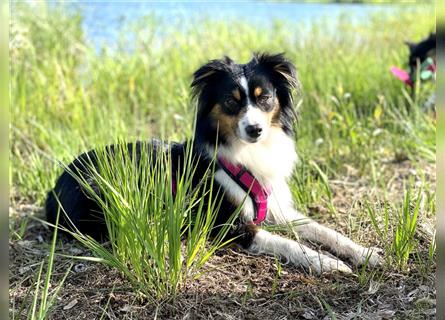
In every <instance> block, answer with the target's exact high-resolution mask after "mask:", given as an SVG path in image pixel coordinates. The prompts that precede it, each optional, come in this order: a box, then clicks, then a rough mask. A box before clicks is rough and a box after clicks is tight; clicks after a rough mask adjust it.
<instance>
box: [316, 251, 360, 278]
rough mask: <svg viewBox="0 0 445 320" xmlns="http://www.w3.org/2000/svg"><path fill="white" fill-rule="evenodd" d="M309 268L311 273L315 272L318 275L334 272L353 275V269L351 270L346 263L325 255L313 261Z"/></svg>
mask: <svg viewBox="0 0 445 320" xmlns="http://www.w3.org/2000/svg"><path fill="white" fill-rule="evenodd" d="M308 267H309V269H310V270H311V271H314V272H315V273H317V274H322V273H328V272H334V271H338V272H343V273H352V270H351V268H349V267H348V266H347V265H346V263H344V262H343V261H341V260H339V259H332V258H330V257H328V256H325V255H319V256H318V257H317V258H316V259H312V261H310V265H309V266H308Z"/></svg>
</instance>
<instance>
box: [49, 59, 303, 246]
mask: <svg viewBox="0 0 445 320" xmlns="http://www.w3.org/2000/svg"><path fill="white" fill-rule="evenodd" d="M241 75H243V76H247V77H249V81H250V82H251V83H252V84H258V85H261V86H262V88H263V90H264V91H267V92H268V94H270V97H272V98H276V99H277V100H278V103H279V111H278V114H277V117H276V119H274V120H273V121H275V125H276V126H279V127H280V128H281V129H282V130H283V131H284V132H285V133H286V135H288V136H292V135H293V127H292V125H293V122H294V120H295V111H294V109H293V105H292V90H293V89H294V88H295V87H296V86H297V78H296V71H295V67H294V66H293V65H292V63H290V62H289V61H288V60H286V59H285V58H284V56H283V55H282V54H277V55H268V54H257V55H255V56H254V58H253V59H252V60H251V61H250V62H249V63H247V64H244V65H240V64H236V63H234V62H233V61H232V60H231V59H230V58H227V57H226V58H224V59H221V60H212V61H210V62H209V63H207V64H205V65H203V66H202V67H201V68H199V69H198V70H197V71H196V72H195V73H194V79H193V82H192V85H191V86H192V89H193V93H194V96H195V97H196V99H197V103H198V112H197V124H196V130H195V137H194V140H193V145H192V148H191V149H192V153H193V157H194V158H195V159H198V166H197V169H196V172H195V175H194V178H193V181H194V183H193V184H194V186H195V187H196V186H197V185H198V183H199V181H200V180H201V179H202V177H203V175H204V172H206V170H207V168H208V167H209V165H210V162H211V159H212V155H211V154H210V153H211V152H209V149H212V148H215V147H216V146H217V145H218V146H220V145H227V144H230V143H231V141H232V140H231V139H232V138H233V137H231V133H230V130H229V129H228V128H226V129H225V130H222V129H223V128H221V126H222V124H219V123H218V122H217V121H215V118H214V117H212V116H211V115H210V113H211V112H212V109H213V108H214V106H215V105H217V104H219V105H222V106H223V110H222V113H224V115H225V116H229V117H233V118H236V117H237V116H238V115H239V114H241V113H242V112H243V107H242V106H241V104H237V103H234V101H232V100H231V98H230V97H229V96H231V92H232V90H233V83H234V81H237V78H239V77H240V76H241ZM246 98H247V97H243V96H241V97H240V99H246ZM270 99H271V98H270ZM227 100H231V101H229V102H228V101H227ZM258 106H259V108H264V110H263V111H264V112H268V111H270V110H268V108H269V109H270V108H271V105H270V103H263V104H262V103H258ZM159 143H160V142H136V143H129V144H128V145H127V148H128V152H129V154H130V155H131V154H133V153H132V151H133V148H136V152H135V155H136V157H137V159H139V158H140V153H141V152H143V151H142V150H153V151H155V152H154V153H153V154H156V149H157V148H158V147H159ZM189 143H191V142H190V141H188V142H185V143H171V144H169V148H170V151H171V157H172V158H171V161H172V167H173V168H184V165H183V164H184V154H185V150H186V149H187V144H189ZM114 149H115V146H109V147H107V150H108V151H110V152H111V153H112V152H113V150H114ZM258 161H261V159H258ZM86 163H88V164H90V163H92V164H93V165H97V152H96V150H91V151H89V152H87V153H84V154H82V155H80V156H79V157H78V158H76V159H75V160H74V161H73V162H72V163H71V164H70V165H69V166H68V170H64V172H63V173H62V175H61V176H60V177H59V178H58V180H57V182H56V185H55V187H54V189H53V190H51V191H50V192H49V193H48V197H47V200H46V214H47V220H48V221H49V222H51V223H54V222H55V220H56V215H57V212H58V210H59V203H60V205H61V206H62V207H63V210H64V212H66V214H67V216H68V217H69V219H67V218H66V217H65V215H64V214H63V213H62V212H61V214H60V224H61V225H62V226H65V227H68V228H71V223H70V222H69V221H71V222H72V223H73V224H74V225H75V226H76V228H77V229H78V230H79V231H81V232H82V233H85V234H88V235H91V236H93V237H94V238H96V239H104V238H106V236H107V228H106V225H105V222H104V216H103V213H102V209H101V208H100V206H99V205H98V203H97V202H95V201H94V200H92V197H91V196H90V195H88V192H87V191H86V190H85V189H84V187H82V185H81V184H80V183H79V182H78V179H77V178H76V177H75V176H76V175H77V176H82V177H83V178H85V179H86V181H87V182H88V183H89V185H90V186H91V187H92V189H93V190H94V191H95V192H97V193H99V190H98V187H97V186H96V184H95V181H94V179H92V178H91V176H90V174H89V173H88V172H89V170H88V169H87V168H86ZM149 165H150V163H147V166H149ZM70 171H71V172H70ZM214 184H215V186H216V188H217V189H223V188H222V186H221V185H219V184H218V182H217V181H215V182H214ZM222 191H224V190H222ZM213 194H218V195H219V196H221V197H222V204H221V207H220V210H219V212H217V213H215V214H217V219H216V223H215V225H222V224H223V223H225V222H227V220H228V219H229V217H230V216H231V215H232V213H233V212H234V211H235V210H236V209H237V207H238V204H236V203H234V202H233V201H232V199H231V198H229V197H227V196H225V195H223V194H224V192H215V193H213ZM207 200H208V199H207ZM254 233H255V226H253V225H251V224H250V223H246V222H245V221H243V220H242V219H240V218H238V219H236V221H235V228H232V229H231V233H230V235H229V236H231V237H237V240H236V241H237V242H238V243H239V244H240V245H242V246H243V247H249V246H250V244H251V242H252V239H253V237H254Z"/></svg>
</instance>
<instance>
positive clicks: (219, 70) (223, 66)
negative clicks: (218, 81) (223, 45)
mask: <svg viewBox="0 0 445 320" xmlns="http://www.w3.org/2000/svg"><path fill="white" fill-rule="evenodd" d="M232 64H233V60H232V59H230V58H229V57H227V56H225V57H224V58H223V59H217V60H210V61H209V62H208V63H206V64H205V65H203V66H201V67H200V68H199V69H198V70H196V71H195V72H194V73H193V81H192V85H191V87H192V89H193V91H194V93H195V94H199V92H200V91H201V90H202V89H203V87H204V86H205V85H206V84H208V83H209V82H210V81H212V80H215V78H217V77H218V76H221V75H222V74H223V73H225V72H228V71H230V66H231V65H232Z"/></svg>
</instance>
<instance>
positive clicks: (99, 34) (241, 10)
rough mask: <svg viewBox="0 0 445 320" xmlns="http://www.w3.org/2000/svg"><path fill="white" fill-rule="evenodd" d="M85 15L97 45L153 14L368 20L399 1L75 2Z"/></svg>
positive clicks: (188, 18)
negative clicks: (321, 2)
mask: <svg viewBox="0 0 445 320" xmlns="http://www.w3.org/2000/svg"><path fill="white" fill-rule="evenodd" d="M72 6H73V7H75V8H76V9H80V10H81V12H82V15H83V17H84V21H83V28H84V31H85V33H86V35H87V37H88V38H89V40H90V41H92V43H93V44H95V45H96V46H100V45H102V44H108V45H110V44H112V43H114V42H116V40H117V39H118V37H119V36H120V35H121V34H122V30H123V27H124V26H127V25H128V24H131V23H132V22H135V21H140V20H141V18H143V17H146V16H151V18H154V19H156V20H158V21H160V22H163V23H165V25H169V26H175V27H176V29H177V30H182V31H186V30H187V28H188V26H192V27H199V22H200V21H202V20H203V19H207V18H209V19H212V20H216V21H227V22H229V23H230V22H232V21H235V22H236V21H243V22H248V23H251V24H252V25H254V26H261V27H268V26H270V25H272V24H273V23H274V22H275V21H277V20H280V21H284V22H292V23H310V22H313V21H316V20H321V19H323V20H335V19H336V18H338V17H339V16H340V15H342V14H347V15H348V17H350V18H351V19H352V20H354V21H357V22H360V21H365V20H366V19H367V18H368V17H369V15H370V14H373V13H377V12H382V11H390V10H394V9H395V8H398V7H399V6H396V5H389V4H386V5H373V4H316V3H289V2H287V3H285V2H265V1H242V2H240V1H232V2H230V1H227V2H220V3H215V2H213V3H210V2H205V1H197V2H188V3H185V2H178V1H167V2H166V1H163V2H125V3H124V2H105V1H94V2H91V3H80V4H79V3H76V4H72Z"/></svg>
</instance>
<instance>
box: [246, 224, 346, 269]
mask: <svg viewBox="0 0 445 320" xmlns="http://www.w3.org/2000/svg"><path fill="white" fill-rule="evenodd" d="M248 251H249V252H251V253H254V254H260V253H265V254H269V255H277V256H279V257H282V258H285V259H286V260H287V262H290V263H292V264H296V265H302V266H304V267H306V268H309V269H311V270H313V271H315V272H317V273H322V272H326V271H328V272H329V271H333V270H338V271H342V272H346V273H350V272H352V271H351V269H350V268H349V267H348V266H347V265H346V264H344V263H343V262H342V261H341V260H337V259H332V258H329V257H328V256H326V255H323V254H320V253H318V252H316V251H314V250H312V249H310V248H308V247H306V246H304V245H302V244H300V243H298V242H296V241H293V240H290V239H286V238H283V237H280V236H278V235H275V234H272V233H270V232H268V231H265V230H259V231H258V232H257V233H256V234H255V238H254V240H253V243H252V245H251V246H250V248H249V249H248Z"/></svg>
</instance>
